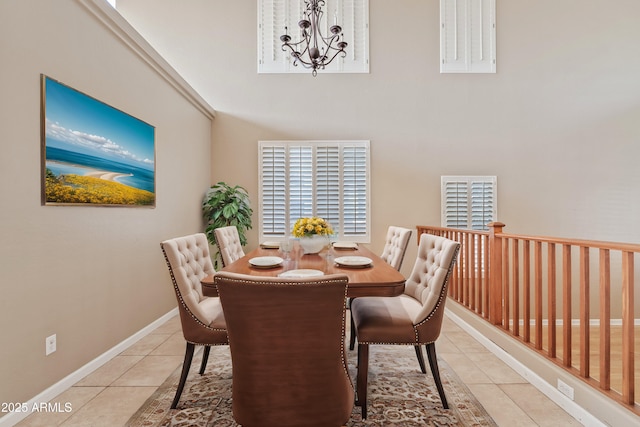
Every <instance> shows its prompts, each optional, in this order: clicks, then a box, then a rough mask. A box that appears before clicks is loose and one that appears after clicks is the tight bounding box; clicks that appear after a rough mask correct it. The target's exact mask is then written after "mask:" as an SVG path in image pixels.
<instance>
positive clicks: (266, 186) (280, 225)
mask: <svg viewBox="0 0 640 427" xmlns="http://www.w3.org/2000/svg"><path fill="white" fill-rule="evenodd" d="M260 156H261V159H260V164H261V165H263V167H262V169H261V179H260V181H261V183H262V185H261V187H260V189H261V199H260V201H261V213H262V221H261V225H262V233H263V234H264V235H265V236H281V235H282V234H283V233H284V232H285V220H286V210H285V204H286V200H287V186H286V183H287V178H286V157H287V156H286V150H285V147H282V146H280V147H279V146H271V147H264V148H263V149H261V150H260Z"/></svg>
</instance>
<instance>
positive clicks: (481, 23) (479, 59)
mask: <svg viewBox="0 0 640 427" xmlns="http://www.w3.org/2000/svg"><path fill="white" fill-rule="evenodd" d="M440 72H441V73H495V72H496V0H440Z"/></svg>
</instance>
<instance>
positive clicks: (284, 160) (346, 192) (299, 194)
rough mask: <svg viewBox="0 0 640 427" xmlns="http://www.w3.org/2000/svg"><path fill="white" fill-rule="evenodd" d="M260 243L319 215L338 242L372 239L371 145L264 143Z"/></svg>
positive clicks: (261, 160)
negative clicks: (302, 219) (299, 221)
mask: <svg viewBox="0 0 640 427" xmlns="http://www.w3.org/2000/svg"><path fill="white" fill-rule="evenodd" d="M258 144H259V149H258V153H259V157H260V158H259V180H260V182H259V185H258V187H259V193H260V194H259V200H260V206H259V215H260V240H261V241H262V240H265V239H270V238H271V239H273V238H279V237H285V236H289V235H290V234H291V229H292V227H293V224H294V223H295V221H296V220H297V219H298V218H302V217H311V216H319V217H322V218H324V219H326V220H327V221H329V223H330V224H331V226H332V227H333V229H334V231H335V233H336V234H337V236H336V238H339V239H343V238H344V239H349V240H351V241H356V242H369V240H370V190H369V165H370V159H369V141H260V142H259V143H258Z"/></svg>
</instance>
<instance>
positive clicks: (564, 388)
mask: <svg viewBox="0 0 640 427" xmlns="http://www.w3.org/2000/svg"><path fill="white" fill-rule="evenodd" d="M558 390H560V393H562V394H564V395H565V396H567V397H568V398H569V399H571V400H573V387H571V386H570V385H569V384H567V383H565V382H564V381H562V380H560V379H559V380H558Z"/></svg>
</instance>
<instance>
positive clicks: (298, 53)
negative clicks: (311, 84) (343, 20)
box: [280, 0, 347, 77]
mask: <svg viewBox="0 0 640 427" xmlns="http://www.w3.org/2000/svg"><path fill="white" fill-rule="evenodd" d="M305 5H306V6H305V11H304V17H303V19H302V20H301V21H300V22H298V26H299V27H300V30H301V33H302V34H301V35H302V40H300V41H298V42H293V43H292V42H291V36H290V35H289V34H287V33H288V32H289V29H288V28H287V27H284V32H285V34H283V35H282V36H280V41H282V50H284V51H286V50H287V48H288V49H289V50H291V55H292V56H293V65H294V66H297V65H298V62H299V63H301V64H302V65H303V66H304V67H305V68H310V69H311V70H312V71H311V74H313V76H314V77H315V76H316V75H317V74H318V69H320V70H324V67H326V66H327V65H329V64H330V63H331V61H333V60H334V59H335V58H336V57H337V56H338V55H339V54H342V57H343V58H344V57H345V56H347V52H345V50H344V48H345V47H347V42H345V41H344V36H343V35H342V27H340V26H339V25H338V22H337V21H338V18H337V16H335V15H334V22H333V25H332V26H331V27H330V28H329V31H330V32H331V34H330V35H327V36H326V37H325V36H324V35H323V34H322V31H321V30H320V21H321V20H322V17H323V15H324V12H323V11H322V6H324V5H325V0H305ZM341 37H342V40H341V39H340V38H341Z"/></svg>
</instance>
